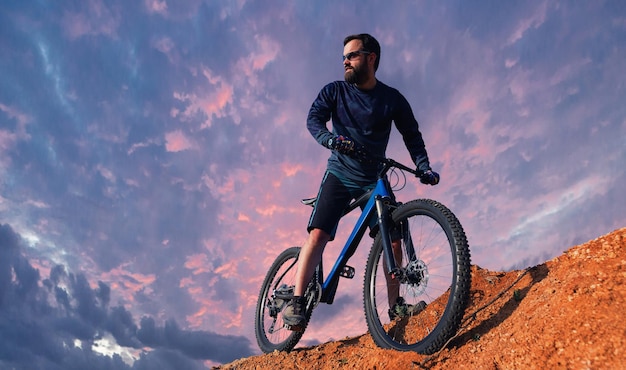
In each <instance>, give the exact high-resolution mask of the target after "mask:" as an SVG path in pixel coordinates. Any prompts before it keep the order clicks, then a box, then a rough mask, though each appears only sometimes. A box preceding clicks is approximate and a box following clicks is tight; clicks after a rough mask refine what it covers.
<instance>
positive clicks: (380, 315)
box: [255, 158, 471, 354]
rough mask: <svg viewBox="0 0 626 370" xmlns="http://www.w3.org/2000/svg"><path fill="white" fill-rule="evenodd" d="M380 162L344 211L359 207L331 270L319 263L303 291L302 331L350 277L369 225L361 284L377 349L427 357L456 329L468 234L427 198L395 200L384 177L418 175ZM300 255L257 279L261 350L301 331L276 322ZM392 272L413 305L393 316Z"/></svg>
mask: <svg viewBox="0 0 626 370" xmlns="http://www.w3.org/2000/svg"><path fill="white" fill-rule="evenodd" d="M380 162H381V170H380V171H379V173H378V179H377V182H376V185H375V187H374V188H373V189H372V190H371V191H369V192H366V193H365V194H363V196H361V197H359V198H358V199H355V200H354V201H352V202H351V203H350V205H349V206H348V207H347V209H346V210H345V212H344V215H345V214H347V213H350V212H352V211H353V210H355V209H357V208H361V209H362V212H361V215H360V217H359V218H358V220H357V222H356V225H355V226H354V228H353V230H352V232H351V234H350V236H349V237H348V239H347V241H346V243H345V245H344V247H343V249H342V250H341V252H340V254H339V256H338V258H337V260H336V262H335V263H334V265H333V266H332V268H331V270H330V273H329V274H328V275H327V276H324V271H323V266H322V263H321V262H320V264H319V265H318V266H317V268H316V270H315V273H314V275H313V278H312V279H311V281H310V283H309V284H308V286H307V288H306V290H305V294H304V296H305V300H306V310H305V318H306V324H305V325H304V329H306V326H307V325H308V322H309V320H310V318H311V314H312V312H313V309H314V308H315V307H316V306H317V305H318V304H319V303H327V304H332V303H333V300H334V298H335V294H336V292H337V287H338V285H339V278H340V277H343V278H348V279H352V278H353V277H354V276H355V269H354V268H353V267H351V266H349V265H348V264H347V263H348V260H349V259H350V257H352V256H353V255H354V253H355V251H356V249H357V247H358V245H359V243H360V242H361V239H362V238H363V236H364V235H365V232H366V231H367V229H368V228H370V236H373V237H374V243H373V245H372V247H371V250H370V252H369V256H368V259H367V264H366V266H365V274H364V284H363V305H364V309H365V320H366V322H367V327H368V330H369V332H370V334H371V336H372V338H373V339H374V342H375V343H376V344H377V345H378V346H379V347H382V348H390V349H396V350H400V351H416V352H418V353H422V354H432V353H435V352H436V351H438V350H439V349H441V347H442V346H443V345H444V344H445V343H446V342H447V341H448V340H449V339H450V338H451V337H452V336H454V335H455V334H456V332H457V330H458V328H459V326H460V324H461V320H462V318H463V315H464V313H465V308H466V306H467V303H468V300H469V289H470V279H471V278H470V251H469V246H468V243H467V238H466V236H465V232H464V230H463V227H462V226H461V223H460V222H459V220H458V219H457V217H456V216H455V215H454V214H453V213H452V211H450V210H449V209H448V208H447V207H446V206H444V205H443V204H441V203H439V202H437V201H435V200H430V199H416V200H411V201H409V202H406V203H400V202H397V201H396V200H395V196H394V195H393V190H394V189H392V186H391V185H390V181H389V176H388V175H391V174H395V175H396V176H397V179H400V177H399V176H400V175H402V176H403V178H404V181H405V182H404V183H403V184H402V186H404V185H405V184H406V175H405V172H408V173H411V174H413V175H415V176H416V177H420V175H421V174H420V173H419V172H418V171H416V170H414V169H411V168H409V167H407V166H405V165H403V164H401V163H399V162H396V161H395V160H393V159H389V158H384V159H382V160H380ZM397 170H400V171H397ZM402 171H404V172H402ZM397 183H400V181H398V182H397ZM396 185H397V184H396ZM395 190H397V189H395ZM314 201H315V199H314V198H312V199H305V200H303V202H304V203H305V204H308V205H313V204H314ZM374 217H375V220H376V222H375V223H374V222H373V218H374ZM371 225H374V226H373V227H372V226H371ZM392 243H396V247H397V246H398V243H399V244H400V249H401V251H402V253H401V255H402V256H401V258H400V254H399V253H398V249H397V248H396V249H395V253H394V249H393V247H392ZM299 252H300V247H291V248H288V249H287V250H285V251H283V252H282V253H281V254H280V255H279V256H278V257H277V258H276V260H275V261H274V262H273V264H272V265H271V267H270V269H269V271H268V273H267V275H266V276H265V279H264V281H263V285H262V287H261V291H260V293H259V298H258V301H257V306H256V315H255V334H256V339H257V342H258V345H259V347H260V348H261V350H262V351H263V352H265V353H270V352H273V351H275V350H278V351H287V352H289V351H291V350H292V349H293V348H294V347H295V346H296V344H297V343H298V341H299V340H300V339H301V338H302V335H303V333H304V330H302V331H291V330H289V328H288V327H286V326H285V324H284V323H283V321H282V311H283V310H284V309H285V307H286V305H287V303H288V302H289V300H290V299H292V297H293V290H294V282H295V272H296V268H297V261H298V255H299ZM390 277H393V279H395V280H393V279H392V280H391V281H394V282H395V284H396V285H397V284H399V293H400V296H401V297H402V298H403V300H404V301H405V302H406V304H407V305H408V306H406V307H411V308H413V309H411V310H410V312H409V314H408V315H402V316H400V315H395V314H394V313H392V311H391V308H392V307H394V306H392V305H390V303H389V297H388V289H389V288H388V287H389V281H390V280H389V278H390ZM395 289H397V286H396V288H395ZM416 307H418V308H419V309H417V310H416V309H414V308H416Z"/></svg>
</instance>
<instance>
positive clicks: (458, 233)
mask: <svg viewBox="0 0 626 370" xmlns="http://www.w3.org/2000/svg"><path fill="white" fill-rule="evenodd" d="M391 217H392V219H393V224H394V225H396V226H395V231H393V232H392V239H395V241H394V243H393V244H394V245H396V246H399V248H394V256H395V259H396V265H397V266H398V267H399V270H397V274H395V275H394V277H393V278H392V277H391V275H389V274H387V273H386V270H387V267H386V265H385V263H386V262H385V258H384V257H383V255H384V253H383V246H382V241H381V238H380V235H378V236H377V237H376V239H375V240H374V245H373V246H372V249H371V251H370V254H369V257H368V261H367V266H366V270H365V282H364V295H363V297H364V299H363V301H364V306H365V319H366V322H367V326H368V329H369V332H370V334H371V335H372V338H373V339H374V342H375V343H376V344H377V345H378V346H380V347H382V348H393V349H396V350H401V351H416V352H419V353H422V354H432V353H435V352H437V351H438V350H439V349H440V348H441V347H442V346H443V345H444V344H445V343H446V342H447V341H448V340H449V339H450V338H451V337H452V336H454V335H455V334H456V331H457V330H458V328H459V326H460V324H461V320H462V319H463V315H464V313H465V308H466V306H467V302H468V300H469V289H470V279H471V277H470V253H469V247H468V244H467V238H466V236H465V232H464V231H463V227H462V226H461V224H460V223H459V220H458V219H457V218H456V217H455V216H454V214H453V213H452V212H451V211H450V210H449V209H448V208H446V207H445V206H444V205H443V204H441V203H439V202H437V201H434V200H429V199H419V200H413V201H410V202H408V203H405V204H402V205H401V206H399V207H398V208H397V209H396V210H394V211H393V213H392V215H391ZM398 297H400V299H398Z"/></svg>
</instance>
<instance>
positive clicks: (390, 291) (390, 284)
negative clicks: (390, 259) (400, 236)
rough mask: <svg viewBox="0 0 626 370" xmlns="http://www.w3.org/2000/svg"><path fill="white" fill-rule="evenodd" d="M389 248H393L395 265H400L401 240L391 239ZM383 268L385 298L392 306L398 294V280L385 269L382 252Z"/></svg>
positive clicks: (385, 263)
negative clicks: (385, 287)
mask: <svg viewBox="0 0 626 370" xmlns="http://www.w3.org/2000/svg"><path fill="white" fill-rule="evenodd" d="M391 248H392V249H393V256H394V258H395V259H396V265H402V242H401V241H400V240H394V241H392V242H391ZM383 270H384V271H385V279H386V280H387V299H388V301H389V307H393V305H394V304H395V303H396V301H397V299H398V297H399V296H400V282H399V281H398V279H397V278H396V277H394V276H391V274H390V273H389V271H388V269H387V259H386V257H385V254H384V253H383Z"/></svg>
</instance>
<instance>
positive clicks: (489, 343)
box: [216, 228, 626, 370]
mask: <svg viewBox="0 0 626 370" xmlns="http://www.w3.org/2000/svg"><path fill="white" fill-rule="evenodd" d="M625 284H626V228H622V229H619V230H616V231H614V232H612V233H610V234H608V235H605V236H602V237H600V238H597V239H595V240H592V241H590V242H588V243H585V244H582V245H579V246H576V247H572V248H571V249H569V250H568V251H566V252H565V253H564V254H563V255H561V256H559V257H557V258H554V259H552V260H550V261H548V262H546V263H544V264H541V265H538V266H535V267H532V268H529V269H526V270H522V271H511V272H506V273H504V272H492V271H488V270H484V269H481V268H480V267H476V266H474V267H473V268H472V288H471V302H470V305H469V307H468V309H467V311H466V315H465V318H464V320H463V327H462V329H461V330H460V332H459V333H458V335H457V336H456V337H455V338H454V339H453V340H452V341H451V342H449V344H448V345H447V346H446V348H444V349H443V350H442V351H440V352H439V353H438V354H435V355H432V356H423V355H419V354H417V353H413V352H398V351H393V350H383V349H380V348H378V347H377V346H376V345H375V344H374V342H373V340H372V338H371V337H370V335H369V334H364V335H362V336H359V337H356V338H346V339H344V340H340V341H337V342H330V343H325V344H321V345H317V346H314V347H308V348H299V349H295V350H294V351H292V352H291V353H282V352H274V353H270V354H267V355H261V356H254V357H250V358H244V359H240V360H237V361H235V362H232V363H230V364H226V365H222V366H220V367H218V368H216V369H222V370H227V369H228V370H231V369H333V370H335V369H420V368H427V369H620V368H626V285H625Z"/></svg>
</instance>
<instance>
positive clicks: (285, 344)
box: [254, 247, 310, 353]
mask: <svg viewBox="0 0 626 370" xmlns="http://www.w3.org/2000/svg"><path fill="white" fill-rule="evenodd" d="M299 254H300V248H299V247H291V248H289V249H287V250H285V251H284V252H282V253H281V254H280V255H279V256H278V257H277V258H276V260H275V261H274V263H273V264H272V266H271V267H270V270H269V271H268V272H267V275H266V276H265V280H264V281H263V285H262V286H261V291H260V293H259V299H258V301H257V305H256V315H255V319H254V329H255V334H256V340H257V343H258V344H259V348H261V350H262V351H263V352H265V353H270V352H273V351H275V350H278V351H287V352H289V351H291V350H292V349H293V348H294V347H295V346H296V344H297V343H298V341H299V340H300V338H302V334H304V331H300V332H296V331H291V330H288V329H286V328H285V327H284V323H283V315H282V312H283V310H284V309H285V307H286V305H287V302H288V300H289V299H290V297H292V296H293V287H294V286H295V275H296V267H297V262H298V255H299ZM309 316H310V313H309V315H307V322H308V318H309Z"/></svg>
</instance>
